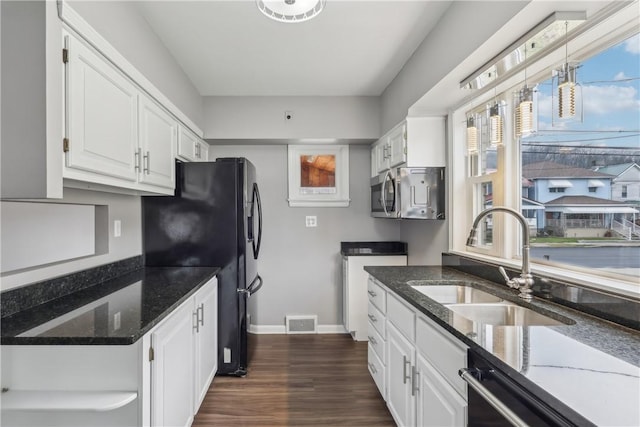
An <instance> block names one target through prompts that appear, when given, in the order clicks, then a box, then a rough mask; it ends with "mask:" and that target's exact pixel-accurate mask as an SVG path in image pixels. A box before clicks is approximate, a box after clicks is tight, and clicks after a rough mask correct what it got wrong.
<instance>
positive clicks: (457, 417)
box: [415, 354, 467, 427]
mask: <svg viewBox="0 0 640 427" xmlns="http://www.w3.org/2000/svg"><path fill="white" fill-rule="evenodd" d="M415 381H416V383H417V386H416V388H417V389H418V391H417V396H418V402H417V405H416V407H417V417H416V425H418V426H422V427H428V426H431V427H459V426H464V425H466V424H467V421H466V420H467V402H466V400H465V399H463V398H462V396H460V395H459V394H458V393H456V392H455V391H454V390H453V388H451V386H450V385H449V384H447V383H446V381H444V379H443V378H442V377H441V376H440V375H439V374H438V372H437V371H436V369H435V368H434V367H433V366H432V365H431V364H430V363H429V362H427V361H426V359H425V358H424V357H422V355H420V354H418V360H417V363H416V378H415Z"/></svg>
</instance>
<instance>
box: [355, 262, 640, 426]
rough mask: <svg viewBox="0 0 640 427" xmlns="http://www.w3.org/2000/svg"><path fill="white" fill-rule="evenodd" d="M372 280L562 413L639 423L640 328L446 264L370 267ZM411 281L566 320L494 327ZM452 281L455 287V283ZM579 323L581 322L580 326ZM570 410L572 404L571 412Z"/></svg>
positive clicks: (593, 419)
mask: <svg viewBox="0 0 640 427" xmlns="http://www.w3.org/2000/svg"><path fill="white" fill-rule="evenodd" d="M365 270H366V271H367V272H369V273H370V274H371V275H372V276H373V277H375V278H376V279H377V280H379V281H380V282H381V283H382V284H384V285H385V286H387V287H388V288H389V289H390V290H391V291H393V292H394V293H396V294H397V295H398V296H400V297H401V298H403V299H404V300H405V301H407V302H408V303H409V304H411V305H412V306H413V307H415V308H416V309H417V310H418V311H420V312H421V313H423V314H424V315H426V316H427V317H429V318H430V319H432V320H434V321H435V322H436V323H438V324H439V325H440V326H442V327H443V328H444V329H446V330H447V331H449V332H450V333H451V334H452V335H453V336H454V337H456V338H457V339H459V340H461V341H463V342H464V343H465V344H466V345H467V346H469V347H470V348H473V349H474V350H476V351H477V352H478V353H479V354H481V355H482V356H483V357H486V358H487V359H488V360H489V361H490V362H492V363H494V364H495V365H496V366H497V367H499V368H500V369H501V370H503V371H504V372H505V374H507V375H508V376H510V377H511V378H512V379H513V380H515V381H517V382H519V383H520V384H522V385H523V386H524V387H525V388H527V389H529V390H530V391H532V392H534V393H535V394H536V395H537V396H538V397H540V398H541V399H542V400H544V401H545V402H546V403H548V404H549V405H550V406H551V407H555V408H558V409H559V410H560V412H574V413H577V414H580V415H581V416H582V417H584V419H586V420H588V421H590V422H592V423H594V424H597V425H604V426H614V425H615V426H623V425H632V426H638V425H640V408H639V407H638V402H639V401H640V352H639V349H640V333H638V332H637V331H634V330H632V329H629V328H625V327H622V326H618V325H616V324H614V323H611V322H606V321H602V320H600V319H598V318H596V317H593V316H590V315H587V314H584V313H581V312H579V311H576V310H573V309H571V308H567V307H564V306H561V305H558V304H554V303H551V302H547V301H544V300H542V299H540V298H534V299H533V301H531V302H529V303H527V302H525V301H523V300H521V299H519V298H518V297H517V296H516V293H515V291H513V290H511V289H509V288H507V287H506V286H505V285H499V284H496V283H494V282H490V281H488V280H484V279H481V278H479V277H476V276H472V275H469V274H466V273H462V272H460V271H457V270H455V269H452V268H447V267H435V266H434V267H425V266H419V267H418V266H408V267H365ZM410 280H432V281H433V282H430V283H429V284H425V286H441V285H444V284H447V283H446V281H447V280H460V281H462V283H457V284H464V285H467V286H471V287H474V288H477V289H481V290H485V291H488V292H489V293H492V294H494V295H496V296H499V297H501V298H503V299H504V300H509V301H512V302H515V303H517V304H519V305H522V306H525V307H528V308H530V309H532V310H534V311H537V312H540V313H542V314H545V315H547V316H549V317H552V318H555V319H559V320H564V321H567V322H568V323H571V324H567V325H560V326H526V327H525V326H492V325H485V324H481V323H475V322H472V321H469V320H467V319H466V318H464V317H461V316H459V315H457V314H455V313H454V312H452V311H451V310H449V309H447V308H446V307H445V306H444V305H442V304H440V303H437V302H435V301H434V300H433V299H431V298H429V297H428V296H426V295H424V294H422V293H421V292H419V291H418V290H415V289H413V288H412V286H410V285H409V284H407V282H408V281H410ZM448 284H451V282H450V283H448ZM574 322H575V323H574ZM567 408H569V409H568V410H567Z"/></svg>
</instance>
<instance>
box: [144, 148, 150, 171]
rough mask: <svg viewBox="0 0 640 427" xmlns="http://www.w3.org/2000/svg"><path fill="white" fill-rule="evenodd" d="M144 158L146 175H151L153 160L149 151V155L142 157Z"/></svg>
mask: <svg viewBox="0 0 640 427" xmlns="http://www.w3.org/2000/svg"><path fill="white" fill-rule="evenodd" d="M142 158H143V159H144V173H145V174H147V175H149V174H150V173H151V172H150V171H149V165H150V164H151V159H150V158H149V151H147V154H145V155H144V156H142Z"/></svg>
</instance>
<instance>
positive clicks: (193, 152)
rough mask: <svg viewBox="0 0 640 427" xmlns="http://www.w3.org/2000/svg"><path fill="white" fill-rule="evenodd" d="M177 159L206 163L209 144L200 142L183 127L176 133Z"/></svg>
mask: <svg viewBox="0 0 640 427" xmlns="http://www.w3.org/2000/svg"><path fill="white" fill-rule="evenodd" d="M178 158H179V159H181V160H186V161H188V162H206V161H207V160H208V159H209V144H207V143H206V142H204V141H201V140H200V138H198V137H197V136H196V135H195V134H194V133H193V132H191V131H190V130H189V129H187V128H186V127H184V126H180V129H179V131H178Z"/></svg>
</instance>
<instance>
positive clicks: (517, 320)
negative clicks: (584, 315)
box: [445, 303, 575, 326]
mask: <svg viewBox="0 0 640 427" xmlns="http://www.w3.org/2000/svg"><path fill="white" fill-rule="evenodd" d="M445 307H447V308H448V309H449V310H451V311H453V312H454V313H456V314H458V315H460V316H462V317H464V318H466V319H469V320H472V321H474V322H477V323H483V324H485V325H494V326H556V325H567V324H573V323H575V322H573V321H571V320H569V319H567V321H566V322H563V321H560V320H556V319H552V318H551V317H548V316H545V315H544V314H540V313H538V312H536V311H533V310H530V309H528V308H526V307H522V306H519V305H516V304H510V303H499V304H447V305H445Z"/></svg>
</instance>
